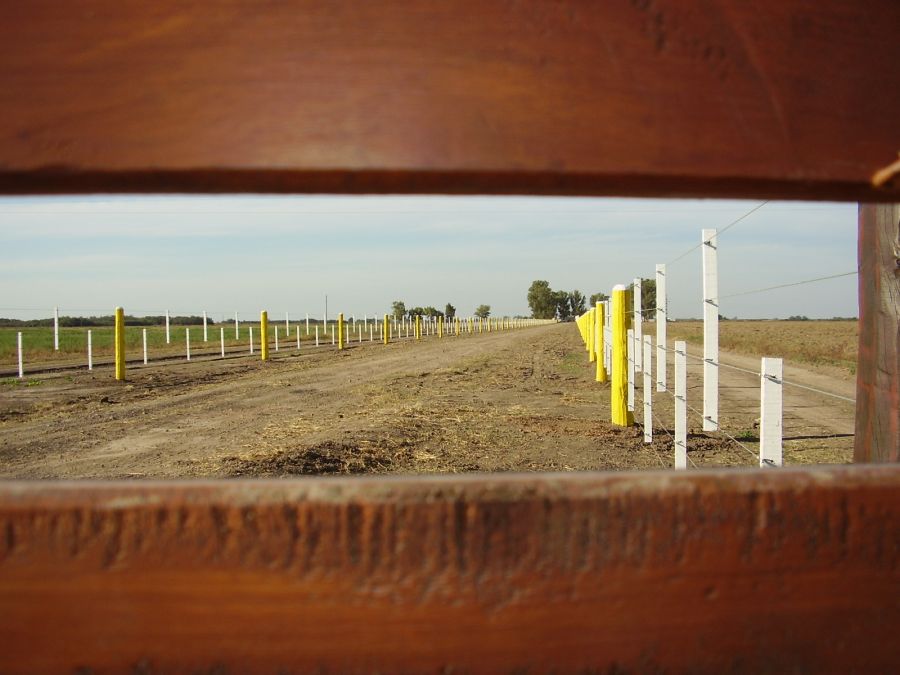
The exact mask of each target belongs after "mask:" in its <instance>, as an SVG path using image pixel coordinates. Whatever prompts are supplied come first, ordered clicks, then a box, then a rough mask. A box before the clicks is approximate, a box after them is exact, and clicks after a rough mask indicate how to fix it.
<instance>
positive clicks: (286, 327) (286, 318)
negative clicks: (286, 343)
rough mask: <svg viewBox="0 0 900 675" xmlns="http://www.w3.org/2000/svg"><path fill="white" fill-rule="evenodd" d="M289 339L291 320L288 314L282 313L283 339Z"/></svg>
mask: <svg viewBox="0 0 900 675" xmlns="http://www.w3.org/2000/svg"><path fill="white" fill-rule="evenodd" d="M290 337H291V319H290V317H289V316H288V313H287V312H285V313H284V339H285V340H288V339H290Z"/></svg>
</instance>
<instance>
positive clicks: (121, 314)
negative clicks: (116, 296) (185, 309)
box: [115, 307, 168, 380]
mask: <svg viewBox="0 0 900 675" xmlns="http://www.w3.org/2000/svg"><path fill="white" fill-rule="evenodd" d="M166 317H168V312H166ZM115 344H116V349H115V353H116V360H115V363H116V379H117V380H124V379H125V310H124V309H122V308H121V307H116V321H115Z"/></svg>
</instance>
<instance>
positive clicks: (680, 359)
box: [675, 341, 687, 469]
mask: <svg viewBox="0 0 900 675" xmlns="http://www.w3.org/2000/svg"><path fill="white" fill-rule="evenodd" d="M675 468H676V469H686V468H687V343H686V342H681V341H676V342H675Z"/></svg>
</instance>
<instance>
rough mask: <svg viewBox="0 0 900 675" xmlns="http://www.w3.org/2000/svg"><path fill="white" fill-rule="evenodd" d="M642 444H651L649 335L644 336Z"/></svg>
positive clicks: (650, 358)
mask: <svg viewBox="0 0 900 675" xmlns="http://www.w3.org/2000/svg"><path fill="white" fill-rule="evenodd" d="M643 347H644V360H643V364H644V443H652V442H653V408H652V406H653V386H652V379H653V376H652V375H651V374H650V364H651V362H652V358H653V357H652V356H651V354H652V353H653V342H652V340H651V338H650V336H649V335H645V336H644V345H643Z"/></svg>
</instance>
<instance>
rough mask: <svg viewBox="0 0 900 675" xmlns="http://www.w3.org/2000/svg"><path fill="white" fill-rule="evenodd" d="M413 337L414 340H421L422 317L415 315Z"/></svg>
mask: <svg viewBox="0 0 900 675" xmlns="http://www.w3.org/2000/svg"><path fill="white" fill-rule="evenodd" d="M413 337H415V338H416V340H421V339H422V317H421V316H419V315H416V324H415V326H414V327H413Z"/></svg>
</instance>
